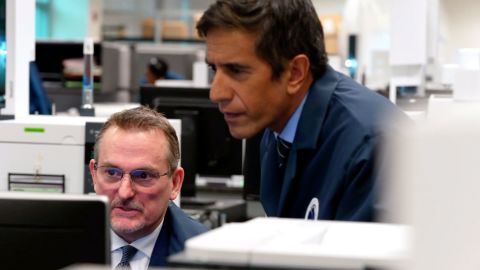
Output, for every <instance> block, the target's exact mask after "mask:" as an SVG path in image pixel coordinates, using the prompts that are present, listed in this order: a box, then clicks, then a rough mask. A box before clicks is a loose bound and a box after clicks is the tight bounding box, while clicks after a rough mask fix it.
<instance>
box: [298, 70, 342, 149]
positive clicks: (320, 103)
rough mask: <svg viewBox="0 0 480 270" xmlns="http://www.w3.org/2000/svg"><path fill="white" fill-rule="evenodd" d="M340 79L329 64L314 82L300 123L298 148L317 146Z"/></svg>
mask: <svg viewBox="0 0 480 270" xmlns="http://www.w3.org/2000/svg"><path fill="white" fill-rule="evenodd" d="M338 81H339V75H338V74H337V72H336V71H335V70H334V69H333V68H332V67H330V66H327V69H326V71H325V74H324V75H323V76H322V77H321V78H320V79H318V80H316V81H314V82H313V84H312V86H311V87H310V90H309V96H308V98H307V101H306V102H305V107H304V108H303V111H302V115H301V116H300V122H299V123H298V127H297V131H296V135H295V143H294V145H295V146H296V147H295V148H296V149H309V148H315V147H316V144H317V138H318V136H319V135H320V132H321V129H322V126H323V122H324V120H325V116H326V114H327V109H328V104H329V102H330V99H331V97H332V95H333V91H334V90H335V88H336V86H337V85H338Z"/></svg>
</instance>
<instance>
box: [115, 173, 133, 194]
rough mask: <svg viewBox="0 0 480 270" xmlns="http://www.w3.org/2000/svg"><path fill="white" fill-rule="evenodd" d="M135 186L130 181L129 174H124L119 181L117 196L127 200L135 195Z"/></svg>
mask: <svg viewBox="0 0 480 270" xmlns="http://www.w3.org/2000/svg"><path fill="white" fill-rule="evenodd" d="M134 185H135V184H134V183H133V181H132V178H131V176H130V174H127V173H126V174H124V175H123V178H122V180H121V181H120V186H119V187H118V191H117V193H118V195H119V196H120V197H121V198H122V199H128V198H131V197H133V196H134V195H135V186H134Z"/></svg>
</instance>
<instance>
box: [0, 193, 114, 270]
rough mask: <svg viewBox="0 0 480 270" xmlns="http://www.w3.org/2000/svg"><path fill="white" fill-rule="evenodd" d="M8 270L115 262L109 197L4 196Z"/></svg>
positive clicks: (0, 205)
mask: <svg viewBox="0 0 480 270" xmlns="http://www.w3.org/2000/svg"><path fill="white" fill-rule="evenodd" d="M0 212H1V213H2V215H0V239H2V240H1V241H2V244H1V245H0V254H2V263H1V265H2V269H59V268H62V267H65V266H68V265H71V264H75V263H97V264H108V263H110V228H109V214H108V212H109V211H108V199H107V198H106V197H100V196H93V195H90V196H87V195H65V194H56V195H54V194H31V193H22V192H5V193H0Z"/></svg>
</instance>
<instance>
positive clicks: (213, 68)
mask: <svg viewBox="0 0 480 270" xmlns="http://www.w3.org/2000/svg"><path fill="white" fill-rule="evenodd" d="M208 68H210V69H211V70H212V71H213V72H217V67H216V66H215V65H208Z"/></svg>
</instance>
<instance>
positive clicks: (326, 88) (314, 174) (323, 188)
mask: <svg viewBox="0 0 480 270" xmlns="http://www.w3.org/2000/svg"><path fill="white" fill-rule="evenodd" d="M387 116H390V117H393V116H399V117H400V118H402V117H403V118H405V115H404V114H403V113H401V111H400V110H399V109H397V107H396V106H395V105H393V104H392V103H391V102H390V101H388V100H387V99H386V98H384V97H382V96H380V95H379V94H377V93H375V92H373V91H371V90H369V89H367V88H365V87H363V86H361V85H359V84H358V83H356V82H355V81H353V80H352V79H350V78H348V77H346V76H344V75H343V74H340V73H338V72H336V71H334V70H333V69H332V68H331V67H328V68H327V71H326V73H325V74H324V75H323V76H322V77H321V78H320V79H319V80H317V81H315V82H314V83H313V84H312V86H311V88H310V90H309V95H308V98H307V100H306V102H305V105H304V108H303V111H302V114H301V116H300V120H299V123H298V127H297V131H296V133H295V139H294V142H293V144H292V148H291V150H290V154H289V156H288V160H287V164H286V168H285V174H284V178H283V179H279V177H277V167H278V165H277V163H276V162H277V153H276V148H275V137H274V134H273V131H272V130H269V129H267V130H266V131H265V133H264V136H263V139H262V142H261V145H260V150H261V151H260V153H261V154H260V158H261V159H260V160H261V184H260V198H261V202H262V205H263V207H264V209H265V212H266V214H267V215H268V216H278V217H291V218H305V217H310V218H312V217H315V215H313V214H314V213H313V212H312V210H311V209H312V207H309V205H310V206H311V204H312V202H313V201H315V200H316V201H317V206H318V207H317V211H316V212H317V219H326V220H350V221H372V220H373V219H374V214H375V213H374V207H375V204H376V203H377V195H376V192H375V187H376V186H375V185H376V181H377V180H376V178H377V170H376V167H375V165H376V160H375V157H376V156H377V154H376V153H377V151H378V146H379V144H380V142H381V140H382V138H383V137H384V135H385V133H386V132H388V131H389V129H390V127H389V126H390V125H391V124H394V122H392V121H390V122H385V121H384V120H388V119H386V117H387ZM313 204H315V203H313ZM307 208H308V209H307ZM313 208H315V207H313ZM307 210H308V212H309V213H310V214H306V213H307Z"/></svg>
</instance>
